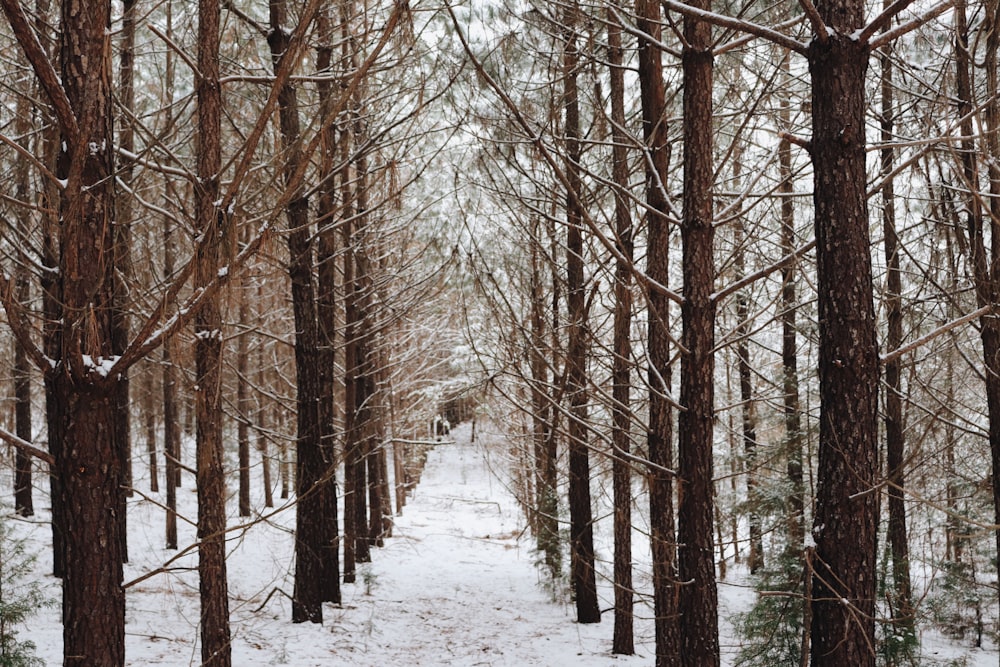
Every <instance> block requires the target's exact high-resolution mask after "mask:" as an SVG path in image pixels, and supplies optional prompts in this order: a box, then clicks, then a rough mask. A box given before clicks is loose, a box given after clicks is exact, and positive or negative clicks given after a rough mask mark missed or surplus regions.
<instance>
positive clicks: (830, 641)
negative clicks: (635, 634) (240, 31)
mask: <svg viewBox="0 0 1000 667" xmlns="http://www.w3.org/2000/svg"><path fill="white" fill-rule="evenodd" d="M817 9H818V10H819V12H820V15H821V16H822V18H823V20H824V21H825V22H826V25H827V26H829V27H830V28H831V30H830V34H829V35H828V36H827V38H826V39H825V40H823V39H820V38H818V37H817V38H815V39H813V40H812V42H810V46H809V50H808V59H809V72H810V74H811V76H812V121H813V139H812V150H811V153H812V161H813V170H814V177H813V178H814V183H815V185H814V194H813V203H814V206H815V228H816V263H817V290H818V306H819V322H820V328H819V382H820V431H819V465H818V469H817V478H818V480H819V484H818V488H817V493H816V515H815V518H814V522H813V536H814V537H815V539H816V551H815V557H814V558H813V559H812V566H813V578H812V598H811V600H809V601H808V602H810V603H811V606H812V607H811V613H812V625H811V628H812V631H811V640H812V664H813V665H814V666H816V667H822V666H825V665H830V666H831V667H832V666H834V665H837V666H842V665H854V666H857V667H863V666H864V665H874V664H875V654H874V651H873V647H874V645H875V623H874V613H875V601H874V598H875V540H876V530H877V519H878V516H877V514H878V504H877V495H878V494H877V493H876V492H875V491H874V489H875V486H876V476H877V456H876V453H877V442H876V433H877V427H876V415H877V398H878V374H879V367H878V344H877V342H876V337H875V312H874V306H873V301H872V269H871V256H870V254H869V236H868V200H867V196H866V192H865V129H864V128H865V90H864V82H865V73H866V71H867V69H868V47H867V45H865V44H862V43H860V42H859V41H858V40H856V39H852V38H851V37H850V35H851V33H853V32H854V31H855V30H857V29H858V28H860V27H861V26H862V25H863V11H864V7H863V3H862V2H860V0H825V1H824V2H821V3H818V4H817Z"/></svg>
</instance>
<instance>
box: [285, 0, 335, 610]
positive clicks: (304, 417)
mask: <svg viewBox="0 0 1000 667" xmlns="http://www.w3.org/2000/svg"><path fill="white" fill-rule="evenodd" d="M269 6H270V25H271V31H270V33H268V38H267V41H268V44H269V45H270V47H271V62H272V64H273V65H274V69H275V72H277V71H278V69H279V67H280V65H281V61H282V57H283V56H284V54H285V52H286V50H287V49H288V46H289V36H290V35H289V33H288V32H287V27H286V26H287V25H288V15H287V8H286V3H285V2H284V0H271V2H270V4H269ZM278 119H279V123H280V126H281V143H282V149H283V152H284V178H285V184H286V186H291V184H292V179H293V178H294V177H295V172H296V171H298V169H299V168H300V165H301V164H302V161H303V159H304V157H303V155H302V149H301V130H300V127H299V106H298V93H297V91H296V89H295V87H294V86H293V85H292V84H290V83H287V84H285V85H284V86H283V87H282V89H281V90H280V91H279V93H278ZM285 217H286V218H287V220H288V229H289V233H288V252H289V262H288V273H289V277H290V278H291V283H292V309H293V315H294V319H295V379H296V396H297V399H296V409H297V436H296V475H295V479H296V482H295V492H296V497H297V498H298V503H297V504H296V514H295V516H296V521H295V592H294V595H293V598H292V621H293V622H295V623H302V622H304V621H310V622H313V623H321V622H322V621H323V604H322V603H323V591H322V586H323V580H324V578H325V577H327V576H331V575H332V576H334V577H338V576H339V574H338V573H336V572H333V573H330V572H328V571H327V570H326V569H325V568H324V561H325V560H326V559H327V558H329V556H330V554H329V552H330V551H331V550H332V549H334V548H335V545H333V544H330V543H328V542H327V541H326V540H325V539H324V538H325V534H324V526H325V523H326V519H327V510H328V508H327V507H326V506H325V503H324V501H326V500H327V499H328V496H327V495H325V494H323V493H321V492H320V489H321V487H322V484H323V480H324V476H325V475H326V474H327V468H328V466H327V462H326V461H325V459H324V456H323V450H322V448H321V442H320V438H321V428H320V409H319V403H320V398H321V382H320V372H319V359H320V355H319V348H320V340H319V327H318V324H317V313H316V287H315V280H314V276H313V270H314V263H313V242H312V238H311V237H312V230H311V225H310V220H309V200H308V198H307V195H306V194H305V192H304V190H303V188H302V187H301V186H296V191H295V192H294V195H293V196H292V197H291V199H290V200H289V203H288V205H287V206H286V208H285Z"/></svg>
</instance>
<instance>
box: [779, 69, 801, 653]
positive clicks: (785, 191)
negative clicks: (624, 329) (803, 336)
mask: <svg viewBox="0 0 1000 667" xmlns="http://www.w3.org/2000/svg"><path fill="white" fill-rule="evenodd" d="M789 56H790V53H789V52H788V51H785V53H784V54H783V57H782V61H781V69H782V83H783V87H784V88H786V89H787V87H788V86H790V85H791V72H790V71H789V67H790V63H789ZM779 114H780V118H781V124H782V126H783V127H788V126H789V125H790V123H791V104H790V102H789V100H788V95H787V94H783V95H782V97H781V101H780V109H779ZM778 173H779V175H780V177H781V182H780V183H779V184H778V192H779V193H780V194H781V195H782V197H781V255H782V257H788V256H789V255H791V254H792V252H794V250H795V246H796V238H795V205H794V202H793V201H792V194H793V192H794V190H795V189H794V186H793V184H792V144H791V142H790V141H789V140H788V137H787V136H784V135H783V136H782V137H781V138H780V139H779V143H778ZM795 268H796V265H795V262H788V263H787V264H785V265H784V266H783V267H782V268H781V371H782V373H781V387H782V394H783V400H782V403H783V408H784V409H783V413H784V423H785V455H786V457H787V459H786V460H787V463H786V467H785V475H786V478H787V479H788V482H789V487H790V493H789V494H788V518H787V529H786V533H787V544H786V551H787V553H789V554H790V555H791V554H794V556H795V558H797V559H799V560H801V559H802V549H803V547H804V546H805V486H804V484H803V480H802V419H801V416H800V415H801V410H800V407H799V369H798V341H797V340H796V338H797V335H796V324H795V311H796V309H797V308H798V302H797V298H798V297H797V296H796V286H795V281H796V279H797V278H796V272H795ZM807 630H808V629H807V628H803V636H805V635H806V634H807Z"/></svg>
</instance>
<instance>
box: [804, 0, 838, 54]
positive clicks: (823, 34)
mask: <svg viewBox="0 0 1000 667" xmlns="http://www.w3.org/2000/svg"><path fill="white" fill-rule="evenodd" d="M799 4H800V5H801V6H802V11H804V12H805V13H806V18H807V19H809V23H811V24H812V27H813V30H814V31H816V39H817V40H819V43H820V44H826V42H827V40H828V39H830V32H829V30H828V29H827V27H826V24H825V23H823V18H822V17H821V16H820V15H819V12H818V11H816V5H814V4H813V3H812V0H799Z"/></svg>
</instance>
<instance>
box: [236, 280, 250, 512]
mask: <svg viewBox="0 0 1000 667" xmlns="http://www.w3.org/2000/svg"><path fill="white" fill-rule="evenodd" d="M246 288H247V285H246V281H244V284H243V285H241V289H240V305H239V318H240V323H242V324H244V325H245V324H246V323H247V322H248V321H249V319H250V307H249V304H248V303H247V289H246ZM249 335H250V334H249V333H248V332H247V331H246V330H245V329H244V330H243V331H241V332H240V333H239V339H238V340H237V342H236V419H237V423H236V447H237V457H238V458H239V467H240V482H239V492H238V495H239V513H240V516H244V517H246V516H250V389H249V384H250V383H249V381H248V379H247V373H248V372H249V366H250V364H249V360H248V359H247V356H248V354H249V351H248V340H247V339H248V337H249Z"/></svg>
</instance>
